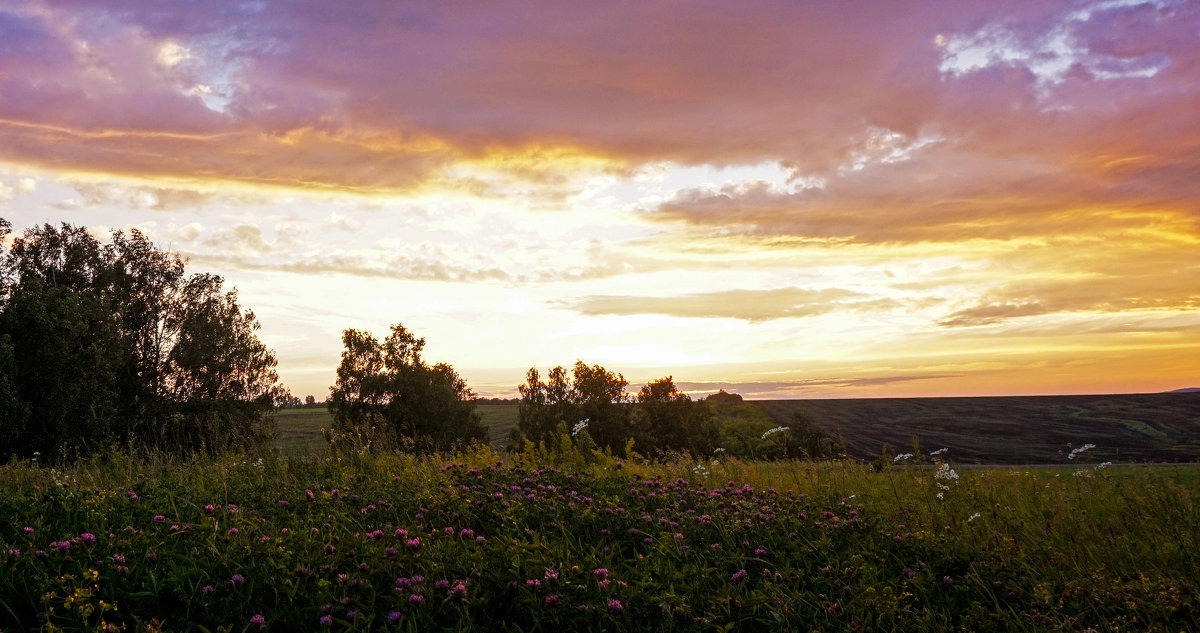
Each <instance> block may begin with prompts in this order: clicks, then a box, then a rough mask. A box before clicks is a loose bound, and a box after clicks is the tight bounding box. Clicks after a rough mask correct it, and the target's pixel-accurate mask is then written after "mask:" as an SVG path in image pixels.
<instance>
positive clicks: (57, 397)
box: [0, 219, 286, 460]
mask: <svg viewBox="0 0 1200 633" xmlns="http://www.w3.org/2000/svg"><path fill="white" fill-rule="evenodd" d="M9 233H10V224H9V223H8V222H6V221H4V220H2V219H0V244H3V243H5V239H4V238H5V236H6V235H8V234H9ZM222 283H223V282H222V280H221V278H220V277H217V276H214V275H207V274H193V275H190V276H188V275H186V274H185V272H184V264H183V262H182V261H181V260H180V259H179V257H178V256H176V255H173V254H170V253H166V252H163V251H160V250H158V249H156V248H155V247H154V245H153V244H152V243H150V241H149V240H147V239H146V238H145V236H143V235H142V234H141V233H139V232H138V231H136V230H135V231H132V232H131V234H130V235H128V236H127V235H125V234H123V233H121V232H117V233H114V234H113V236H112V240H111V242H109V243H108V244H104V245H102V244H100V243H99V242H98V241H97V240H96V239H95V238H93V237H92V236H91V235H90V234H89V233H88V232H87V231H86V230H85V229H83V228H81V227H73V226H70V225H67V224H64V225H62V226H61V227H60V228H58V229H56V228H54V227H53V226H50V225H48V224H47V225H44V226H41V227H34V228H31V229H28V230H26V231H25V232H24V233H23V234H22V235H21V236H20V237H17V238H16V239H15V240H14V241H12V243H11V246H10V247H8V248H6V249H4V252H0V415H2V419H0V446H3V447H4V449H3V450H4V452H5V453H6V454H15V455H18V456H22V457H34V456H38V455H40V456H41V457H42V458H43V459H55V460H57V459H66V458H73V457H76V456H80V455H87V454H90V453H96V452H100V451H106V450H109V449H110V448H111V447H113V446H121V447H126V448H133V447H153V448H158V449H164V450H172V451H180V452H192V451H211V450H219V449H223V448H228V447H231V446H238V447H242V446H246V445H248V444H254V443H258V442H262V441H264V440H266V439H267V438H269V437H270V435H271V434H272V428H271V426H270V423H269V419H268V418H267V417H266V415H265V414H266V413H267V412H269V411H270V410H271V409H272V408H273V407H274V406H275V404H276V403H277V402H280V401H282V400H283V399H284V398H285V397H286V392H285V391H284V389H283V388H282V386H280V384H279V382H278V376H277V375H276V373H275V356H274V355H273V354H272V353H271V352H270V350H268V349H267V348H266V347H265V346H264V345H263V344H262V343H261V342H260V341H259V340H258V338H257V335H256V334H255V332H256V331H257V330H258V322H257V320H256V319H255V318H254V314H253V313H252V312H250V311H248V310H247V311H243V310H242V309H241V307H240V306H239V305H238V301H237V292H236V291H229V292H226V291H224V290H223V289H222Z"/></svg>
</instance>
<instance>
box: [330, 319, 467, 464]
mask: <svg viewBox="0 0 1200 633" xmlns="http://www.w3.org/2000/svg"><path fill="white" fill-rule="evenodd" d="M342 343H343V344H344V345H345V350H344V351H343V352H342V362H341V364H340V365H339V366H338V370H337V383H336V384H335V385H334V386H333V387H332V388H331V389H330V398H329V410H330V413H332V414H333V428H332V430H331V432H330V434H329V438H328V439H329V440H330V442H331V444H333V445H334V446H335V447H338V446H347V447H355V446H370V447H375V448H384V449H393V448H401V449H406V450H416V451H436V450H450V449H452V448H454V447H456V446H458V445H461V444H464V443H468V442H472V441H476V442H485V443H486V442H487V439H488V430H487V428H486V427H484V426H483V425H482V424H480V422H479V415H478V414H477V413H476V412H475V403H474V402H473V398H474V396H475V394H474V393H472V392H471V390H470V389H469V388H468V387H467V383H466V381H464V380H463V379H462V377H460V376H459V375H458V373H456V372H455V371H454V368H453V367H451V366H450V365H448V364H445V363H438V364H436V365H432V366H430V365H428V364H427V363H426V362H425V361H424V360H423V359H422V358H421V351H422V350H423V349H424V347H425V339H423V338H417V337H416V336H415V335H413V334H412V332H410V331H408V329H407V328H405V327H404V326H403V325H399V324H397V325H393V326H392V328H391V333H390V334H389V335H388V337H387V338H386V339H384V341H383V342H382V343H380V342H379V341H378V340H376V339H375V337H373V336H372V335H371V334H370V333H369V332H360V331H358V330H353V329H351V330H346V331H345V332H344V333H343V334H342Z"/></svg>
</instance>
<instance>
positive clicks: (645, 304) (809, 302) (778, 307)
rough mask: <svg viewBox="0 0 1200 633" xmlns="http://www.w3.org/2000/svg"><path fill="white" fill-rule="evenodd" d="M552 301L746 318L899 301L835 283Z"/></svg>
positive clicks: (624, 311)
mask: <svg viewBox="0 0 1200 633" xmlns="http://www.w3.org/2000/svg"><path fill="white" fill-rule="evenodd" d="M556 304H557V305H561V306H563V307H566V308H569V309H571V310H574V311H576V312H578V313H580V314H585V315H599V314H615V315H636V314H662V315H667V316H673V317H682V318H702V319H711V318H719V319H741V320H744V321H750V322H761V321H766V320H771V319H789V318H800V317H809V316H817V315H821V314H827V313H829V312H832V311H834V310H860V311H868V310H870V311H879V310H889V309H895V308H899V307H901V306H902V304H901V303H900V302H898V301H895V300H892V299H875V298H872V297H871V296H870V295H866V294H863V293H860V292H853V291H850V290H843V289H840V288H827V289H824V290H808V289H803V288H776V289H772V290H723V291H720V292H710V293H699V294H690V295H682V296H676V297H656V296H632V295H597V296H588V297H583V298H580V299H578V300H575V301H562V302H556Z"/></svg>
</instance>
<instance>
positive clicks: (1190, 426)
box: [276, 393, 1200, 465]
mask: <svg viewBox="0 0 1200 633" xmlns="http://www.w3.org/2000/svg"><path fill="white" fill-rule="evenodd" d="M751 402H752V403H753V404H757V405H759V406H761V407H763V408H764V409H765V410H766V411H767V413H768V414H769V415H770V416H771V417H772V418H774V419H775V420H776V421H778V422H779V423H781V424H786V423H787V421H788V420H789V419H790V418H791V415H792V412H793V411H801V412H804V413H806V414H808V415H810V416H811V417H812V418H813V419H814V420H815V421H816V423H817V424H818V425H819V426H821V427H822V428H824V429H825V430H827V431H828V432H829V433H831V434H833V435H835V436H838V437H841V438H842V439H843V440H844V441H845V444H846V448H847V450H848V452H849V454H850V456H851V457H854V458H856V459H860V460H864V459H865V460H869V459H874V458H876V457H877V456H878V455H879V452H880V448H881V447H882V445H883V444H884V443H887V444H888V445H889V446H890V447H891V449H892V451H893V452H894V453H901V452H911V450H912V437H913V435H916V436H917V437H918V439H919V440H920V442H921V445H922V448H923V449H924V450H925V451H926V452H929V451H933V450H937V449H939V448H949V449H950V451H951V453H950V454H951V455H953V456H954V458H955V459H956V460H959V461H960V462H966V463H984V464H1038V463H1041V464H1063V465H1069V464H1071V463H1072V462H1071V461H1070V460H1067V459H1066V456H1067V454H1069V452H1070V450H1071V449H1072V448H1074V447H1078V446H1081V445H1083V444H1089V443H1090V444H1095V445H1096V448H1094V449H1092V450H1091V451H1089V454H1088V457H1089V458H1090V461H1093V462H1101V461H1112V462H1133V461H1136V462H1149V461H1153V462H1158V461H1167V462H1196V461H1200V393H1167V394H1143V395H1115V396H1039V397H1004V398H904V399H899V398H880V399H871V400H761V401H751ZM477 410H478V411H479V414H480V416H481V417H482V418H483V423H484V424H485V425H486V426H488V428H489V429H490V431H491V446H492V447H493V448H494V449H496V450H500V449H501V448H502V447H503V446H504V445H505V444H506V442H507V439H508V432H509V430H511V429H512V428H514V427H515V426H516V424H517V410H518V408H517V406H516V405H495V404H483V405H478V407H477ZM276 421H277V424H278V429H279V437H278V440H277V446H278V448H279V450H280V451H281V453H282V454H284V455H304V454H309V453H313V452H316V453H320V452H321V451H323V450H325V442H324V440H323V439H322V437H321V428H323V427H325V428H327V427H329V426H330V425H331V424H332V422H331V420H330V418H329V413H328V411H326V410H325V409H285V410H283V411H281V412H280V413H279V414H278V416H277V417H276Z"/></svg>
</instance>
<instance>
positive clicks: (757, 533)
mask: <svg viewBox="0 0 1200 633" xmlns="http://www.w3.org/2000/svg"><path fill="white" fill-rule="evenodd" d="M1197 526H1200V506H1198V505H1197V496H1196V487H1195V471H1194V467H1178V468H1169V469H1168V468H1142V469H1128V470H1113V469H1112V468H1111V467H1109V468H1095V467H1083V468H1079V469H1078V470H1077V471H1075V470H1058V471H1049V470H1047V471H1025V470H1012V469H1010V470H983V469H971V470H965V469H964V470H959V471H957V472H955V471H954V469H952V468H950V467H949V466H945V467H934V468H908V469H890V470H885V471H883V472H878V473H877V472H873V471H871V469H869V468H865V467H862V466H857V465H853V464H845V463H827V464H815V465H814V464H802V463H772V464H755V463H744V462H737V461H724V462H722V463H719V464H718V463H712V462H707V463H704V464H698V463H696V462H693V461H683V460H681V461H677V462H674V463H671V464H665V465H661V464H660V465H650V464H637V463H633V462H626V463H623V464H622V463H621V462H618V461H614V460H612V459H608V458H605V457H604V456H599V455H587V456H583V455H579V454H576V453H573V452H568V453H566V454H565V456H560V457H558V458H556V459H555V460H553V461H550V460H547V459H545V458H538V457H536V456H535V455H533V454H532V453H526V454H524V455H521V456H514V457H510V458H506V459H501V458H500V457H498V456H497V455H495V454H493V453H491V452H490V451H488V450H486V449H483V450H479V451H475V452H472V453H469V454H464V455H458V456H454V457H450V458H429V459H420V458H416V457H410V456H395V455H380V456H370V455H354V456H346V457H320V458H294V459H290V460H281V459H280V460H277V459H272V458H269V457H268V458H267V459H266V460H265V461H258V460H256V459H249V458H247V459H219V460H200V461H185V462H180V461H171V460H159V461H138V460H132V459H128V458H125V457H121V456H116V457H111V458H108V459H106V460H96V461H92V462H87V463H83V464H79V465H76V466H74V467H70V468H46V467H39V466H37V465H36V464H31V463H27V462H22V463H13V464H9V465H7V466H4V467H0V629H3V630H4V631H5V632H6V633H9V632H11V631H33V630H61V631H97V630H126V631H144V630H147V629H150V630H163V631H180V630H198V631H222V630H224V631H244V630H259V629H260V628H261V629H263V630H276V631H347V630H355V631H367V630H379V631H384V630H388V631H390V630H397V631H440V630H464V631H471V630H478V631H485V630H486V631H505V630H508V631H556V632H558V631H659V630H666V631H672V630H674V631H693V630H697V631H709V630H725V631H758V630H761V631H768V630H769V631H776V630H822V631H858V630H861V631H1027V630H1028V631H1049V630H1065V631H1085V630H1089V629H1092V630H1097V631H1152V630H1157V631H1164V632H1165V631H1185V630H1200V612H1198V610H1197V600H1198V595H1197V579H1198V578H1200V558H1198V557H1197V546H1198V542H1197V540H1198V534H1197V531H1198V528H1197Z"/></svg>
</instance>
